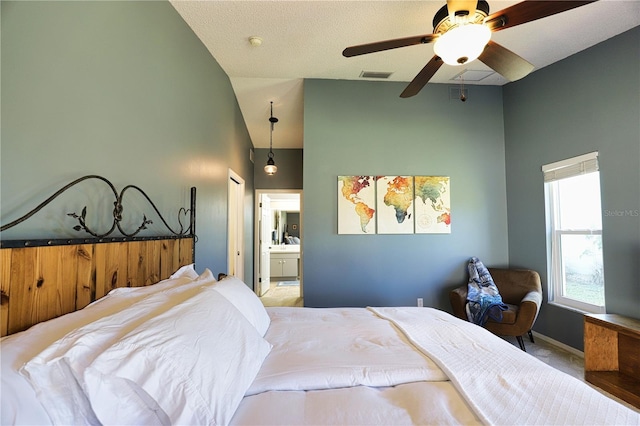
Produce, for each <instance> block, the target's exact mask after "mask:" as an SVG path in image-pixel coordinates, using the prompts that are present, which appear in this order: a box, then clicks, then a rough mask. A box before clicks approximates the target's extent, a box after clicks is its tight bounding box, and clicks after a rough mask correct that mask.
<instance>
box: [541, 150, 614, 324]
mask: <svg viewBox="0 0 640 426" xmlns="http://www.w3.org/2000/svg"><path fill="white" fill-rule="evenodd" d="M542 171H543V173H544V181H545V196H546V208H547V209H546V211H547V230H548V232H547V247H548V263H547V264H548V265H549V274H548V276H549V302H550V303H553V304H557V305H560V306H564V307H567V308H571V309H577V310H580V311H584V312H591V313H603V312H605V304H604V270H603V262H602V209H601V206H600V173H599V172H598V153H597V152H594V153H590V154H585V155H581V156H579V157H575V158H570V159H568V160H563V161H559V162H557V163H553V164H547V165H545V166H543V167H542Z"/></svg>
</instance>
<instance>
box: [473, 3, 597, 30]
mask: <svg viewBox="0 0 640 426" xmlns="http://www.w3.org/2000/svg"><path fill="white" fill-rule="evenodd" d="M596 1H597V0H569V1H565V0H553V1H549V0H542V1H540V0H526V1H523V2H521V3H518V4H514V5H513V6H511V7H507V8H506V9H502V10H501V11H499V12H496V13H492V14H491V15H489V16H487V17H486V19H485V20H484V22H485V24H486V25H488V26H489V28H490V29H491V30H492V31H500V30H504V29H507V28H511V27H515V26H516V25H520V24H524V23H527V22H531V21H535V20H536V19H540V18H545V17H547V16H551V15H555V14H556V13H561V12H565V11H567V10H571V9H574V8H576V7H580V6H584V5H585V4H589V3H594V2H596Z"/></svg>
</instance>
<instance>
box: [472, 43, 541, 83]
mask: <svg viewBox="0 0 640 426" xmlns="http://www.w3.org/2000/svg"><path fill="white" fill-rule="evenodd" d="M478 59H480V60H481V61H482V62H483V63H484V64H485V65H487V66H489V67H490V68H492V69H493V70H495V71H496V72H497V73H498V74H500V75H501V76H503V77H504V78H506V79H507V80H509V81H516V80H520V79H521V78H522V77H524V76H526V75H527V74H529V73H530V72H531V71H533V68H535V67H534V66H533V65H532V64H531V63H530V62H528V61H526V60H525V59H523V58H521V57H520V56H518V55H516V54H515V53H513V52H512V51H510V50H509V49H507V48H506V47H503V46H501V45H499V44H498V43H496V42H494V41H491V40H489V43H488V44H487V46H486V47H485V48H484V51H483V52H482V53H481V54H480V56H479V57H478Z"/></svg>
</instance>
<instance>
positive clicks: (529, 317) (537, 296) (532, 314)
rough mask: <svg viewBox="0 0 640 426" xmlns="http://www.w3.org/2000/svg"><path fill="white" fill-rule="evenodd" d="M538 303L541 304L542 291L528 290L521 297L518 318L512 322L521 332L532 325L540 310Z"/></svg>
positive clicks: (524, 331) (527, 329) (529, 328)
mask: <svg viewBox="0 0 640 426" xmlns="http://www.w3.org/2000/svg"><path fill="white" fill-rule="evenodd" d="M540 305H542V293H540V292H539V291H535V290H533V291H530V292H528V293H527V294H526V295H525V296H524V297H523V298H522V302H520V310H519V312H518V318H517V319H516V323H515V324H514V325H515V327H516V328H517V329H518V330H519V332H520V333H521V334H524V333H526V332H527V331H529V330H531V328H532V327H533V324H534V323H535V322H536V319H537V318H538V313H539V312H540Z"/></svg>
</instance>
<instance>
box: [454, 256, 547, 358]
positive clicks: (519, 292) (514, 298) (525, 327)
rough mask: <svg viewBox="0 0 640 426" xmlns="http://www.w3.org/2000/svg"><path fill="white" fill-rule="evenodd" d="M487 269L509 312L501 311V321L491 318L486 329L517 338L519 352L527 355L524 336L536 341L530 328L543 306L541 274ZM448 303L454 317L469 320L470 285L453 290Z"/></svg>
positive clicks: (517, 270)
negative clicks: (468, 290) (527, 335)
mask: <svg viewBox="0 0 640 426" xmlns="http://www.w3.org/2000/svg"><path fill="white" fill-rule="evenodd" d="M488 269H489V273H490V274H491V277H492V278H493V282H494V283H495V284H496V287H498V291H499V292H500V296H502V301H503V302H504V303H506V304H507V306H508V307H509V309H508V310H506V311H504V312H502V322H496V321H494V320H492V319H489V320H488V321H487V322H486V324H485V325H484V328H486V329H487V330H489V331H491V332H492V333H494V334H497V335H499V336H516V338H517V339H518V344H519V345H520V349H522V350H523V351H525V352H526V349H525V347H524V341H523V340H522V335H523V334H525V333H528V334H529V339H531V342H533V334H532V333H531V328H532V327H533V323H534V322H535V321H536V318H537V316H538V312H539V311H540V305H541V304H542V285H541V284H540V275H538V273H537V272H536V271H532V270H528V269H498V268H488ZM449 300H450V301H451V307H452V308H453V314H454V315H455V316H457V317H459V318H462V319H464V320H467V313H466V310H465V306H466V303H467V284H465V285H463V286H460V287H458V288H456V289H454V290H452V291H451V292H450V293H449Z"/></svg>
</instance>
